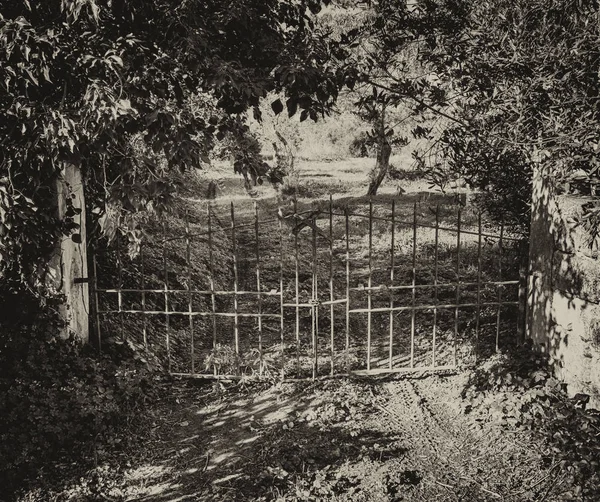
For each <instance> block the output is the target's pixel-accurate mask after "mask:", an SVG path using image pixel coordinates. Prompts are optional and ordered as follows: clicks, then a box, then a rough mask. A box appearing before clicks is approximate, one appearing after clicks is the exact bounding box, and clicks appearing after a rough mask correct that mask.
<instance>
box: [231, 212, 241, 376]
mask: <svg viewBox="0 0 600 502" xmlns="http://www.w3.org/2000/svg"><path fill="white" fill-rule="evenodd" d="M231 252H232V255H233V339H234V345H235V373H236V375H239V373H240V364H239V363H240V332H239V324H238V323H239V319H238V263H237V246H236V242H235V209H234V207H233V202H231Z"/></svg>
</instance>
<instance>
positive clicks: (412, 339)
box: [410, 202, 417, 368]
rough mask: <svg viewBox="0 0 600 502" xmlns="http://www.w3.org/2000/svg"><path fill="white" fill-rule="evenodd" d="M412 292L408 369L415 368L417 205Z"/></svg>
mask: <svg viewBox="0 0 600 502" xmlns="http://www.w3.org/2000/svg"><path fill="white" fill-rule="evenodd" d="M412 241H413V248H412V291H411V305H412V309H411V311H410V367H411V368H414V367H415V312H416V310H415V304H416V295H417V288H416V284H417V203H416V202H415V204H414V206H413V234H412Z"/></svg>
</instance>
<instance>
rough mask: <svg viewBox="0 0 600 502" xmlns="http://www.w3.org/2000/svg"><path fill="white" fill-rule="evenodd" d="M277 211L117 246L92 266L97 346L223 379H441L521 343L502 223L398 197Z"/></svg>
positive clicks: (188, 221) (208, 209)
mask: <svg viewBox="0 0 600 502" xmlns="http://www.w3.org/2000/svg"><path fill="white" fill-rule="evenodd" d="M442 202H443V199H442ZM239 206H242V207H241V210H240V209H239ZM264 206H268V203H265V204H264ZM276 211H277V214H276V215H275V214H272V213H275V208H269V207H259V205H258V204H257V203H254V205H253V207H251V208H249V207H248V205H247V204H239V205H238V208H236V207H235V206H234V204H233V203H231V205H230V206H229V207H228V208H224V207H223V206H216V205H207V206H205V209H204V210H203V211H202V212H201V213H199V212H197V211H194V210H193V209H192V210H190V211H189V212H186V213H185V214H183V215H181V218H179V219H174V220H172V221H170V224H169V226H168V227H167V226H166V225H165V224H160V222H154V224H153V225H151V227H150V229H149V232H148V233H149V237H148V238H147V240H146V242H145V243H144V244H143V245H142V247H141V249H139V252H138V253H137V254H136V255H135V256H134V257H131V256H129V255H128V254H127V253H126V252H125V248H124V243H123V242H120V243H117V245H116V246H115V248H114V249H113V251H112V252H111V253H105V254H103V255H98V256H94V257H93V260H94V263H93V267H94V282H93V294H94V298H95V306H96V309H95V310H96V312H95V325H96V326H95V327H96V335H97V338H98V340H99V341H101V340H102V339H103V338H107V337H113V338H114V337H118V338H120V339H126V340H129V341H130V342H131V343H134V344H138V345H140V346H144V347H147V348H149V349H150V350H151V351H152V353H154V354H156V355H157V356H158V357H159V358H161V359H162V360H163V361H164V363H165V365H167V366H168V369H169V371H170V372H171V373H173V374H176V375H190V376H205V377H228V378H229V377H232V376H241V375H248V374H257V375H261V376H264V375H280V376H281V377H282V378H304V377H312V378H315V377H319V376H324V375H334V374H345V373H358V374H377V373H391V372H409V373H411V372H422V371H440V370H452V369H456V368H457V367H459V366H460V365H464V364H469V363H471V362H473V361H474V360H475V358H476V357H477V356H478V355H479V354H482V353H490V352H492V351H494V350H498V349H499V347H500V346H501V345H502V344H503V343H504V344H509V343H513V342H515V341H516V337H517V311H518V305H519V301H518V298H519V271H518V256H517V247H516V246H515V243H516V242H517V239H516V237H514V236H511V235H507V233H506V232H505V229H504V226H503V225H500V226H497V227H492V226H488V227H486V228H485V229H484V225H483V221H482V216H481V214H476V213H475V212H474V211H473V210H469V209H463V208H461V207H460V206H454V205H438V204H436V205H432V204H431V200H430V202H429V203H428V204H420V203H418V202H416V201H411V200H410V199H409V198H407V197H404V198H403V199H402V201H397V200H391V199H390V200H386V199H385V198H381V197H380V198H377V199H373V200H364V199H363V200H361V199H340V200H336V201H334V200H333V199H332V198H330V199H329V201H320V202H316V203H313V204H312V205H309V206H306V205H305V206H302V207H299V205H298V204H297V203H295V202H294V203H293V204H292V205H290V206H287V207H280V208H278V209H277V210H276ZM264 216H266V218H265V217H264Z"/></svg>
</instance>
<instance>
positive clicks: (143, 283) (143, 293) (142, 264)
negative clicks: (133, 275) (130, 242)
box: [140, 244, 148, 348]
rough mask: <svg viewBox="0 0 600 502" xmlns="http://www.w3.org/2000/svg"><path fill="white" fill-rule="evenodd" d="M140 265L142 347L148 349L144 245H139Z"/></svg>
mask: <svg viewBox="0 0 600 502" xmlns="http://www.w3.org/2000/svg"><path fill="white" fill-rule="evenodd" d="M140 265H141V269H142V270H141V271H142V337H143V339H144V347H145V348H148V321H147V319H146V267H145V263H144V245H143V244H142V245H140Z"/></svg>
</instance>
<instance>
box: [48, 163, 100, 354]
mask: <svg viewBox="0 0 600 502" xmlns="http://www.w3.org/2000/svg"><path fill="white" fill-rule="evenodd" d="M69 199H70V200H71V201H72V206H73V208H75V210H76V211H77V209H79V210H80V212H79V214H75V215H73V216H72V217H73V219H74V220H75V222H76V223H78V224H79V229H78V230H76V231H75V233H74V234H73V235H71V236H68V237H67V236H62V237H61V238H60V241H59V242H58V243H57V245H56V249H55V251H54V253H53V255H52V258H51V259H50V262H49V264H48V272H47V276H46V286H47V287H48V288H49V290H50V291H51V292H52V293H55V294H58V295H61V296H62V303H61V305H60V307H59V313H60V317H61V318H62V320H63V321H64V323H65V327H64V329H63V331H62V333H61V336H62V337H63V338H68V337H70V336H74V337H75V338H77V339H78V340H80V341H82V342H84V343H87V342H88V341H89V289H88V282H87V281H88V267H87V246H86V228H85V197H84V190H83V182H82V177H81V171H80V170H79V168H77V167H76V166H74V165H72V164H65V166H64V168H63V170H62V172H61V175H60V177H59V178H58V180H57V182H56V200H57V214H58V217H59V218H60V219H64V218H65V217H67V216H68V215H67V210H68V208H69V206H68V205H67V201H68V200H69Z"/></svg>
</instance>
